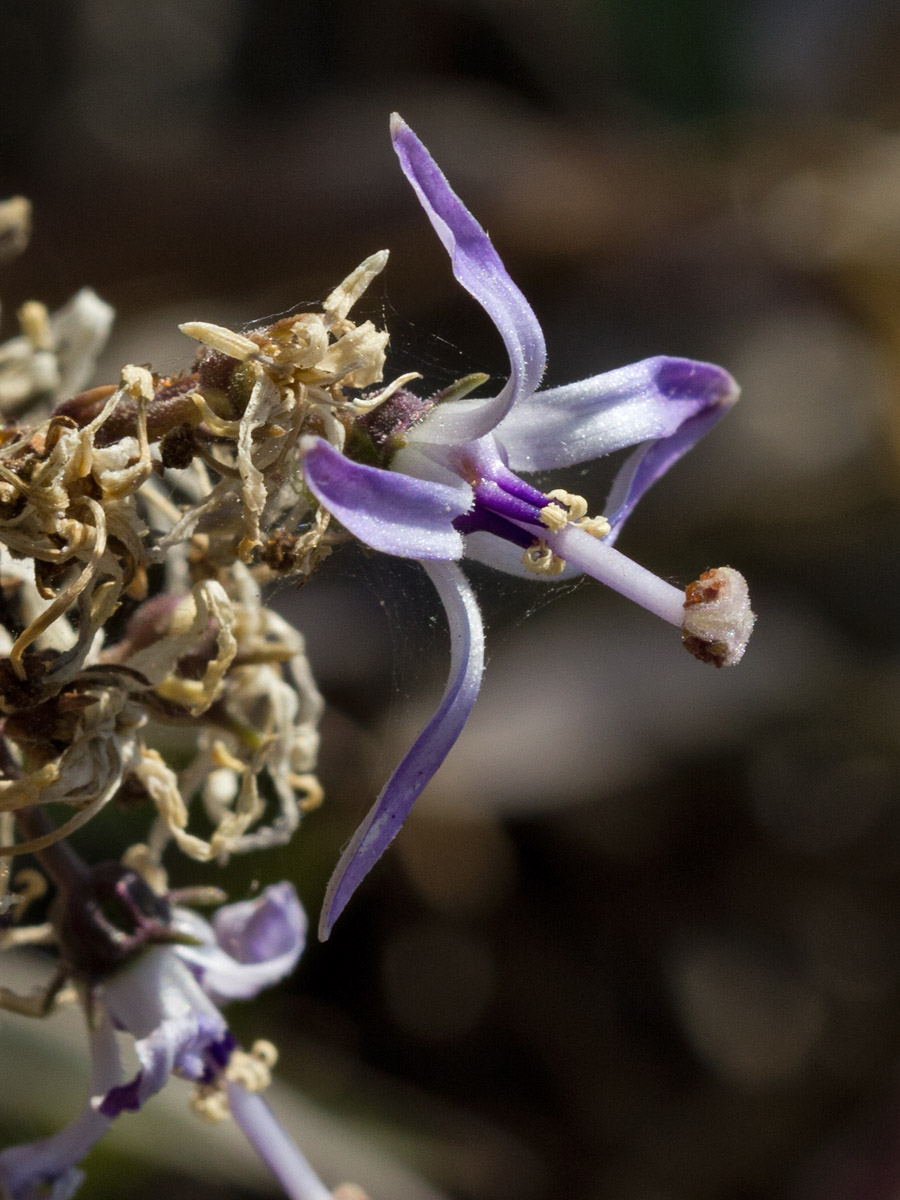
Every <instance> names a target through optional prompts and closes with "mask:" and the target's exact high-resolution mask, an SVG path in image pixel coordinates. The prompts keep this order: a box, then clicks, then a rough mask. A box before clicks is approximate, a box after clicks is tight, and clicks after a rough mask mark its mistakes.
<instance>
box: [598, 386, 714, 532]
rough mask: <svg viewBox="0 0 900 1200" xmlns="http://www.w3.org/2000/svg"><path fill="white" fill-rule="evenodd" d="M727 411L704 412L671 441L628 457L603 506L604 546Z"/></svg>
mask: <svg viewBox="0 0 900 1200" xmlns="http://www.w3.org/2000/svg"><path fill="white" fill-rule="evenodd" d="M727 411H728V409H727V406H725V405H719V406H717V407H715V408H708V409H706V410H705V411H703V412H700V413H698V414H697V416H695V417H691V419H690V420H689V421H685V423H684V424H683V425H682V426H681V427H680V429H678V430H677V432H675V433H673V434H672V436H671V437H667V438H661V439H660V440H659V441H656V442H650V443H649V445H647V446H641V447H640V449H638V450H637V451H635V453H634V454H632V455H630V456H629V458H628V459H627V460H626V462H625V463H624V464H623V466H622V468H621V470H620V471H619V473H618V475H617V476H616V478H615V480H614V481H613V486H612V489H611V491H610V493H609V497H608V499H607V502H606V513H607V519H608V521H609V524H610V532H609V533H608V534H607V535H606V538H605V539H604V540H605V541H606V543H607V544H608V545H612V544H613V542H615V540H616V538H617V537H618V536H619V533H620V531H621V529H622V526H623V525H624V524H625V520H626V518H627V517H628V515H629V514H630V512H631V510H632V509H633V508H634V507H635V505H636V504H637V502H638V501H639V500H640V498H641V496H643V494H644V493H645V492H646V491H647V489H648V488H649V487H650V486H651V485H652V484H654V483H656V481H657V479H660V478H661V477H662V476H663V475H665V473H666V471H668V469H669V467H671V466H672V465H673V464H674V463H676V462H678V460H679V458H681V457H682V456H683V455H685V454H687V452H688V450H690V449H692V447H693V446H695V445H696V443H697V442H698V441H699V440H700V438H702V437H703V435H704V434H705V433H706V432H707V431H708V430H710V429H711V428H712V427H713V425H715V423H716V422H717V421H718V420H719V419H720V418H721V417H723V416H724V415H725V413H726V412H727Z"/></svg>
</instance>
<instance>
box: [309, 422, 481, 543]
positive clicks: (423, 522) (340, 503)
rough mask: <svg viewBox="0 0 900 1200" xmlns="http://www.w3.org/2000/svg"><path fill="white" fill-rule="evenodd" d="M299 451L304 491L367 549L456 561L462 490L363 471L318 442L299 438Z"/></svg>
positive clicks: (468, 497)
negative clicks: (456, 525) (457, 529)
mask: <svg viewBox="0 0 900 1200" xmlns="http://www.w3.org/2000/svg"><path fill="white" fill-rule="evenodd" d="M301 449H302V451H303V454H304V460H303V470H304V476H305V478H306V483H307V485H308V487H309V490H310V491H311V492H312V493H313V495H314V496H315V497H316V499H317V500H319V501H320V502H321V503H322V504H323V505H324V506H325V507H326V508H327V509H328V510H329V512H332V513H333V514H334V515H335V516H336V517H337V519H338V520H339V521H340V522H341V524H342V525H344V526H345V527H346V528H347V529H349V530H350V532H351V533H352V534H355V535H356V537H358V538H359V539H360V541H363V542H365V543H366V545H367V546H371V547H372V549H373V550H381V551H383V552H384V553H385V554H396V555H399V556H400V557H401V558H419V559H455V558H460V557H461V555H462V551H463V546H462V540H461V539H460V536H459V534H458V533H457V532H456V530H455V529H454V528H453V525H452V521H453V518H454V517H459V516H462V514H463V513H464V512H466V511H468V509H469V508H470V507H471V504H472V492H471V489H470V488H468V487H467V486H466V485H465V484H463V483H460V486H459V487H458V488H456V487H450V486H448V485H447V484H443V483H431V482H428V481H426V480H422V479H412V478H411V477H410V476H408V475H401V474H397V473H396V472H393V471H382V470H381V469H380V468H378V467H367V466H363V465H362V464H361V463H355V462H352V461H351V460H350V459H349V458H345V457H344V456H343V454H341V453H339V452H338V451H337V450H335V449H334V447H333V446H330V445H329V444H328V443H327V442H326V441H324V440H323V439H322V438H313V437H310V438H304V439H303V441H302V443H301Z"/></svg>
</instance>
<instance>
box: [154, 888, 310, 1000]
mask: <svg viewBox="0 0 900 1200" xmlns="http://www.w3.org/2000/svg"><path fill="white" fill-rule="evenodd" d="M173 917H174V922H175V927H176V929H177V930H178V931H179V932H181V933H184V934H185V935H186V936H188V937H191V938H193V939H194V940H196V941H199V942H200V943H201V945H199V946H179V947H177V950H176V953H177V954H178V956H179V957H180V958H181V959H182V960H183V961H184V962H186V963H188V964H189V965H190V966H191V968H192V970H193V971H194V972H195V973H196V976H197V979H198V981H199V982H200V984H201V985H202V987H203V989H204V990H205V991H206V992H207V994H208V995H210V996H212V997H214V998H215V999H216V1000H217V1001H219V1002H221V1001H225V1000H246V999H250V998H251V997H253V996H256V995H258V994H259V992H261V991H262V990H263V989H264V988H267V987H271V986H272V985H273V984H275V983H277V982H278V981H279V980H280V979H283V978H285V976H287V975H289V974H290V973H291V971H293V969H294V967H295V966H296V965H297V962H298V960H299V958H300V955H301V954H302V953H303V949H304V947H305V945H306V932H307V920H306V913H305V912H304V911H303V907H302V905H301V904H300V901H299V900H298V899H297V893H296V891H295V890H294V887H293V885H292V884H290V883H278V884H273V885H272V886H271V887H267V888H266V889H265V891H264V892H263V893H262V894H261V895H260V896H258V897H257V898H256V899H254V900H244V901H239V902H238V903H236V904H227V905H225V906H224V907H223V908H220V909H219V910H218V912H217V913H216V914H215V916H214V917H213V922H212V926H210V925H208V924H207V922H205V921H204V920H203V919H202V918H201V917H199V916H197V914H196V913H194V912H192V911H191V910H190V909H182V908H178V909H176V910H175V912H174V914H173Z"/></svg>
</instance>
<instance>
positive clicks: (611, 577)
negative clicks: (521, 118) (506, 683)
mask: <svg viewBox="0 0 900 1200" xmlns="http://www.w3.org/2000/svg"><path fill="white" fill-rule="evenodd" d="M391 129H392V135H393V141H394V149H395V151H396V153H397V156H398V158H399V159H400V165H401V167H402V169H403V173H404V174H405V175H406V178H407V179H408V180H409V182H410V183H411V184H412V187H413V189H414V190H415V192H416V195H417V196H418V199H419V201H420V203H421V204H422V207H423V208H424V209H425V212H426V214H427V216H428V218H429V220H430V221H431V224H432V226H433V227H434V229H435V232H436V233H437V235H438V237H439V238H440V239H441V242H442V243H443V245H444V247H445V249H446V250H447V253H448V254H449V256H450V260H451V265H452V269H453V273H454V275H455V277H456V279H457V280H458V281H459V283H461V284H462V286H463V287H464V288H465V289H466V291H468V292H469V293H470V294H471V295H472V296H473V297H474V298H475V299H476V300H477V301H478V302H479V304H481V306H482V307H483V308H484V309H485V311H486V312H487V313H488V315H489V316H490V317H491V318H492V320H493V321H494V324H495V325H496V326H497V330H498V332H499V333H500V336H501V337H502V339H503V342H504V344H505V346H506V349H507V352H508V354H509V361H510V374H509V379H508V381H507V383H506V385H505V386H504V387H503V388H502V390H501V391H500V392H499V393H498V394H497V395H496V396H493V397H490V398H481V399H476V398H472V397H471V396H469V395H468V392H469V391H471V390H473V386H474V385H473V384H472V382H471V381H463V382H462V384H461V385H460V386H459V387H458V388H457V389H456V390H455V395H454V397H453V399H452V400H451V399H450V398H449V397H444V398H443V399H444V402H443V403H440V402H438V403H431V404H429V402H426V401H422V400H420V399H419V398H417V397H413V396H411V395H410V394H409V393H404V394H398V396H397V397H395V398H394V399H392V400H391V401H389V402H388V404H390V405H393V415H394V426H393V428H391V426H390V422H389V421H385V420H382V422H381V426H380V428H379V436H380V444H381V445H382V446H383V447H384V448H386V451H387V453H388V454H390V458H389V461H387V462H386V467H384V468H383V467H377V466H371V465H368V464H365V463H362V462H358V461H354V460H353V458H352V457H349V456H348V455H346V454H342V453H340V452H339V451H338V450H337V449H336V448H335V447H333V446H332V445H330V444H329V443H328V442H327V441H325V440H324V439H323V438H306V439H304V443H303V450H304V452H305V459H304V470H305V475H306V480H307V483H308V485H309V487H310V489H311V490H312V492H313V493H314V494H315V496H316V498H317V499H318V500H319V501H320V502H321V503H322V504H323V505H324V506H325V507H326V508H327V509H329V510H330V511H331V512H332V513H333V514H334V515H335V516H336V517H337V518H338V519H339V520H340V521H341V522H342V523H343V525H344V526H346V528H347V529H348V530H350V532H351V533H353V534H355V535H356V536H357V537H358V538H360V539H361V540H362V541H363V542H365V543H366V544H367V545H369V546H371V547H372V548H373V549H375V550H381V551H384V552H385V553H388V554H395V555H399V556H401V557H404V558H415V559H418V560H419V561H420V562H421V563H422V565H423V566H424V567H425V570H426V572H427V573H428V575H429V577H430V578H431V580H432V582H433V583H434V585H435V587H436V589H437V591H438V593H439V595H440V598H441V600H442V601H443V604H444V607H445V609H446V611H447V618H448V622H449V625H450V636H451V644H452V662H451V668H450V678H449V682H448V684H447V689H446V691H445V693H444V697H443V699H442V701H441V704H440V706H439V708H438V711H437V712H436V713H435V714H434V716H433V717H432V718H431V720H430V721H429V722H428V724H427V726H426V727H425V729H424V730H423V731H422V733H421V734H420V736H419V738H418V739H417V741H416V742H415V744H414V745H413V747H412V748H411V749H410V751H409V752H408V754H407V755H406V757H405V758H404V760H403V761H402V762H401V764H400V766H399V767H398V768H397V770H396V771H395V772H394V774H393V776H392V777H391V779H390V780H389V781H388V783H387V785H386V787H385V788H384V790H383V791H382V793H381V795H380V796H379V797H378V800H377V801H376V803H375V805H374V807H373V808H372V810H371V811H370V812H369V814H368V816H367V817H366V819H365V820H364V821H363V823H362V825H361V826H360V828H359V829H358V830H357V831H356V833H355V834H354V836H353V838H352V840H351V841H350V843H349V845H348V846H347V848H346V850H345V851H344V853H343V855H342V857H341V860H340V862H339V863H338V866H337V868H336V870H335V872H334V875H333V876H332V879H331V881H330V883H329V886H328V890H327V893H326V897H325V904H324V908H323V912H322V917H321V921H320V926H319V936H320V937H322V938H323V939H324V938H327V937H328V935H329V933H330V931H331V928H332V926H333V924H334V922H335V920H336V919H337V917H338V915H339V914H340V912H341V911H342V910H343V908H344V907H345V905H346V904H347V901H348V900H349V899H350V896H351V895H352V894H353V892H354V891H355V890H356V888H357V886H358V885H359V883H360V882H361V880H362V879H363V878H364V876H365V875H366V874H367V873H368V871H369V870H370V869H371V868H372V866H373V865H374V863H375V862H376V861H377V860H378V858H379V857H380V856H381V854H382V853H383V852H384V850H385V849H386V847H387V846H388V844H389V843H390V841H391V840H392V838H393V837H394V836H395V835H396V833H397V831H398V830H399V828H400V826H401V824H402V823H403V820H404V819H405V817H406V815H407V814H408V812H409V810H410V808H411V807H412V804H413V802H414V801H415V799H416V797H417V796H418V795H419V793H420V792H421V791H422V789H423V788H424V787H425V785H426V784H427V782H428V781H429V779H430V778H431V777H432V775H433V774H434V773H435V771H436V770H437V768H438V767H439V766H440V764H441V762H442V761H443V759H444V758H445V756H446V755H447V753H448V751H449V750H450V748H451V746H452V745H453V743H454V742H455V741H456V739H457V737H458V736H459V733H460V731H461V730H462V727H463V725H464V724H465V721H466V718H467V717H468V715H469V712H470V711H471V708H472V705H473V704H474V702H475V698H476V696H477V694H478V689H479V686H480V683H481V677H482V673H483V668H484V636H483V630H482V624H481V619H480V615H479V611H478V606H477V603H476V601H475V598H474V596H473V594H472V591H471V588H470V587H469V584H468V582H467V581H466V578H465V576H464V575H463V573H462V571H461V570H460V568H459V567H458V566H456V562H457V561H458V560H459V559H461V558H462V557H463V556H464V555H465V556H466V557H469V558H475V559H478V560H480V561H481V562H484V563H487V564H488V565H491V566H494V567H496V568H498V569H500V570H504V571H513V572H515V573H518V574H528V573H531V574H539V575H540V574H543V576H544V577H545V578H546V577H548V576H558V575H560V574H561V573H563V572H564V571H568V572H569V573H578V572H586V573H587V574H589V575H592V576H593V577H594V578H595V579H598V580H600V581H601V582H603V583H606V584H608V585H609V586H611V587H614V588H616V589H617V590H618V591H620V592H622V593H623V594H624V595H626V596H628V597H629V598H631V599H633V600H635V601H637V602H638V603H640V604H642V605H643V606H644V607H646V608H648V609H649V610H650V611H651V612H654V613H655V614H656V615H658V616H660V617H662V618H663V619H664V620H666V621H669V622H671V623H672V624H674V625H677V626H679V627H685V628H686V630H687V634H688V636H686V638H685V641H686V644H688V645H689V648H691V649H693V650H694V652H697V648H698V646H699V647H701V650H700V653H698V657H706V658H709V659H710V660H711V661H715V662H716V663H717V664H718V665H722V664H723V663H730V662H736V661H737V660H738V659H739V658H740V656H741V654H742V653H743V649H744V646H745V644H746V641H747V638H748V636H749V633H750V628H751V626H752V614H751V613H750V608H749V603H748V602H747V598H746V589H745V588H743V581H742V579H741V577H740V576H739V575H738V574H737V572H731V574H730V575H729V576H728V577H727V580H726V581H725V582H722V583H721V586H720V587H718V592H717V598H716V599H715V601H714V602H713V607H714V608H715V609H716V612H715V620H714V621H713V622H712V626H713V627H714V634H713V635H711V636H709V637H708V636H707V634H706V631H705V629H701V630H699V632H698V630H696V629H694V628H693V627H691V626H690V625H686V624H685V609H684V603H685V595H684V593H683V592H682V591H680V590H679V589H677V588H675V587H672V586H671V585H670V584H668V583H666V582H664V581H663V580H661V579H658V578H656V577H655V576H654V575H652V574H651V573H650V572H649V571H647V570H645V569H644V568H643V567H640V566H639V565H638V564H636V563H634V562H632V561H631V560H630V559H628V558H625V557H624V556H623V555H622V554H620V553H618V551H616V550H615V549H613V542H614V540H615V538H616V536H617V534H618V532H619V530H620V529H621V527H622V525H623V523H624V521H625V519H626V517H627V516H628V514H629V513H630V512H631V510H632V509H633V508H634V506H635V504H636V503H637V502H638V500H639V499H640V497H641V496H642V495H643V494H644V492H645V491H646V490H647V489H648V488H649V487H650V485H651V484H652V483H654V482H655V481H656V480H657V479H658V478H659V477H660V476H661V475H663V474H664V473H665V471H667V470H668V468H669V467H670V466H671V465H672V464H673V463H674V462H676V461H677V460H678V459H679V458H680V457H681V456H682V455H683V454H684V453H685V452H686V451H687V450H689V449H690V448H691V447H692V446H693V445H694V443H695V442H696V441H697V440H698V439H699V438H700V437H701V436H702V435H703V434H704V433H706V431H707V430H708V429H709V428H710V427H711V426H712V425H713V424H714V423H715V422H716V421H718V420H719V418H720V417H721V416H722V415H723V414H724V413H725V412H726V411H727V409H728V408H729V407H730V405H731V404H732V403H734V401H735V400H736V399H737V396H738V388H737V385H736V384H735V382H734V380H733V379H732V378H731V376H730V375H729V374H728V373H727V372H726V371H724V370H722V368H721V367H716V366H713V365H711V364H709V363H700V362H691V361H689V360H687V359H681V358H666V357H657V358H650V359H646V360H644V361H643V362H639V363H635V364H633V365H631V366H627V367H622V368H620V369H619V370H615V371H610V372H607V373H605V374H602V375H596V376H594V377H593V378H590V379H585V380H582V381H581V382H580V383H574V384H570V385H568V386H565V387H557V388H552V389H549V390H547V391H543V392H541V391H538V390H537V389H538V386H539V384H540V381H541V377H542V376H543V374H544V367H545V362H546V352H545V346H544V336H543V333H542V331H541V328H540V326H539V324H538V322H537V318H536V317H535V315H534V313H533V312H532V310H531V307H530V306H529V304H528V302H527V300H526V299H525V297H524V296H523V295H522V293H521V292H520V291H519V289H518V288H517V287H516V285H515V284H514V283H513V281H512V280H511V279H510V277H509V275H508V274H507V272H506V270H505V268H504V266H503V263H502V262H501V261H500V258H499V256H498V254H497V252H496V250H495V249H494V247H493V246H492V245H491V242H490V240H489V239H488V237H487V234H486V233H485V232H484V230H483V229H482V228H481V226H480V225H479V224H478V223H477V221H476V220H475V219H474V217H473V216H472V215H471V214H470V213H469V211H468V210H467V209H466V208H465V206H464V205H463V203H462V201H461V200H460V199H459V198H458V197H457V196H456V194H455V193H454V192H453V191H452V189H451V188H450V185H449V184H448V182H447V180H446V179H445V177H444V175H443V174H442V173H441V171H440V169H439V168H438V166H437V164H436V163H435V162H434V160H433V159H432V158H431V156H430V155H429V153H428V151H427V150H426V149H425V147H424V146H423V145H422V143H421V142H420V141H419V140H418V138H417V137H416V136H415V134H413V132H412V131H411V130H410V129H409V127H408V126H407V125H406V124H405V123H404V122H403V121H402V120H401V119H400V118H399V117H397V116H396V115H395V116H394V117H393V119H392V124H391ZM478 382H481V379H480V378H479V379H478ZM440 399H441V398H438V400H439V401H440ZM386 407H387V406H386ZM627 446H637V447H638V448H637V450H636V451H635V452H634V453H633V454H632V455H631V456H630V457H629V458H628V460H627V461H626V462H625V464H624V466H623V467H622V468H621V470H620V471H619V474H618V476H617V478H616V480H615V483H614V485H613V488H612V491H611V493H610V497H609V500H608V506H607V512H608V517H607V518H597V519H593V520H591V519H587V514H586V505H585V503H584V501H583V500H582V499H581V498H580V497H577V496H570V495H568V494H567V493H565V492H558V491H552V492H549V493H545V492H543V491H541V490H540V489H538V488H537V487H534V486H533V485H532V484H530V483H528V482H527V481H526V480H524V479H522V478H521V477H520V475H519V474H518V473H517V472H532V471H548V470H552V469H554V468H557V467H567V466H571V465H573V464H575V463H581V462H587V461H589V460H592V459H595V458H598V457H600V456H602V455H605V454H609V453H611V452H612V451H614V450H619V449H622V448H623V447H627ZM601 539H602V540H601ZM736 581H740V582H739V583H738V582H736ZM742 589H743V590H742ZM708 593H709V588H707V590H706V591H705V592H704V597H706V598H707V599H708ZM726 593H727V597H726ZM726 600H727V603H725V601H726ZM723 603H724V604H725V609H726V611H725V613H724V618H723V612H722V606H723ZM705 611H706V612H707V613H708V612H709V610H708V609H707V610H705ZM699 613H700V610H699V606H698V605H697V604H696V603H695V604H694V606H693V616H694V617H695V618H696V617H698V616H699ZM709 615H712V614H711V613H709ZM723 630H724V632H723Z"/></svg>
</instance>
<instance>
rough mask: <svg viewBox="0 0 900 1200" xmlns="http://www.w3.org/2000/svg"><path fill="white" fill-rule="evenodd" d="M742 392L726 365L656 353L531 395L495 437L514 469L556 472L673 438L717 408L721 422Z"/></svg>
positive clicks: (501, 425) (511, 413)
mask: <svg viewBox="0 0 900 1200" xmlns="http://www.w3.org/2000/svg"><path fill="white" fill-rule="evenodd" d="M738 394H739V389H738V386H737V384H736V383H735V381H734V380H733V379H732V377H731V376H730V375H729V374H728V372H727V371H724V370H723V369H722V368H721V367H717V366H715V365H713V364H712V363H704V362H694V361H692V360H691V359H687V358H668V357H664V356H658V357H656V358H647V359H644V360H643V361H642V362H637V363H632V364H631V365H630V366H627V367H619V368H618V369H617V370H615V371H606V372H604V373H603V374H602V375H594V376H593V377H592V378H590V379H583V380H581V382H579V383H570V384H567V385H566V386H565V387H557V388H548V389H547V391H543V392H538V393H536V394H535V395H532V396H528V397H527V398H525V399H524V400H523V401H522V402H521V403H520V404H518V405H516V407H515V408H514V409H513V410H512V412H510V414H509V415H508V416H507V417H505V418H504V420H503V421H502V422H501V423H500V424H499V425H498V426H497V428H496V430H495V431H494V435H495V437H496V438H497V441H498V442H500V443H501V445H502V446H503V447H504V449H505V451H506V453H507V455H508V458H509V465H510V467H512V469H513V470H514V471H547V470H553V469H555V468H557V467H568V466H571V465H573V464H574V463H580V462H588V461H590V460H592V459H595V458H600V457H602V456H603V455H604V454H610V453H612V451H614V450H621V449H622V448H623V447H625V446H634V445H637V444H638V443H639V442H646V441H649V440H650V439H659V438H670V437H672V435H673V434H675V433H677V431H678V430H679V429H680V428H681V427H682V426H683V425H684V424H685V422H687V421H690V420H691V419H692V418H693V417H696V416H697V415H698V414H699V413H703V412H706V411H708V410H711V409H712V410H716V412H717V417H716V419H718V416H720V415H721V414H722V413H724V412H725V410H726V409H727V408H728V407H729V406H730V405H731V404H733V403H734V401H735V400H736V399H737V398H738ZM707 427H708V426H707ZM698 436H699V435H698ZM686 448H687V447H685V449H686ZM682 453H683V451H682Z"/></svg>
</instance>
